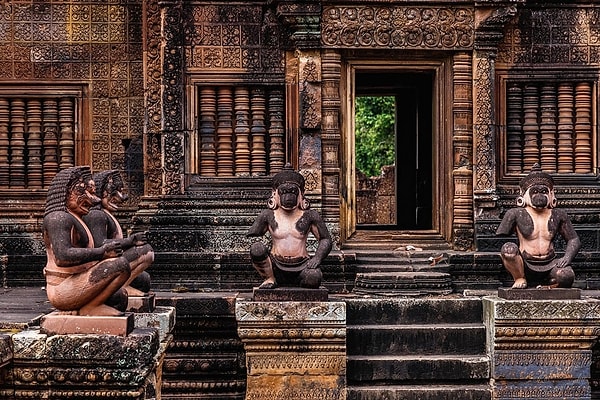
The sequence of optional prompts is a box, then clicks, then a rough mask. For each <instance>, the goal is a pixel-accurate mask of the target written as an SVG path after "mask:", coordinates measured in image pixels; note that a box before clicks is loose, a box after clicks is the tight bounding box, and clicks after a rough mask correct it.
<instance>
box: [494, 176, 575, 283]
mask: <svg viewBox="0 0 600 400" xmlns="http://www.w3.org/2000/svg"><path fill="white" fill-rule="evenodd" d="M519 187H520V196H519V198H518V199H517V206H518V207H516V208H512V209H510V210H508V211H507V212H506V214H505V215H504V218H503V219H502V222H501V223H500V226H499V227H498V229H497V231H496V234H497V235H510V234H513V233H516V234H517V238H518V241H519V245H518V246H517V245H516V244H515V243H512V242H508V243H505V244H504V245H503V246H502V249H501V250H500V257H501V258H502V263H503V264H504V267H505V268H506V269H507V270H508V272H510V274H511V275H512V277H513V279H514V280H515V282H514V284H513V286H512V288H513V289H525V288H527V287H535V286H545V287H561V288H569V287H571V286H572V285H573V281H574V279H575V273H574V272H573V269H572V268H571V263H572V261H573V259H574V258H575V256H576V255H577V252H578V251H579V248H580V247H581V242H580V240H579V236H578V235H577V233H576V232H575V229H574V228H573V225H572V224H571V221H570V219H569V217H568V216H567V213H566V212H565V211H564V210H559V209H557V208H555V207H556V203H557V201H556V198H555V197H554V181H553V179H552V177H551V176H550V175H549V174H547V173H545V172H543V171H542V170H541V169H540V166H539V165H538V164H535V165H534V166H533V168H532V169H531V172H530V173H529V175H527V176H526V177H524V178H523V179H521V181H520V183H519ZM557 235H560V236H562V238H563V239H564V240H565V242H566V249H565V253H564V255H563V257H560V258H557V257H556V254H555V252H554V239H555V238H556V237H557Z"/></svg>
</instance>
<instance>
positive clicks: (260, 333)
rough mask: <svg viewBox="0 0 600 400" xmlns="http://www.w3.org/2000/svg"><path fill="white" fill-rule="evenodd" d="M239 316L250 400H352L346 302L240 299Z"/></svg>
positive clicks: (236, 311) (248, 398) (247, 396)
mask: <svg viewBox="0 0 600 400" xmlns="http://www.w3.org/2000/svg"><path fill="white" fill-rule="evenodd" d="M235 314H236V319H237V322H238V334H239V336H240V339H241V340H242V342H243V343H244V348H245V350H246V366H247V370H248V377H247V389H246V399H247V400H264V399H271V400H291V399H305V400H311V399H314V400H317V399H318V400H344V399H345V398H346V304H345V303H344V302H333V301H330V302H325V301H323V302H318V301H309V302H300V301H244V300H238V301H237V303H236V307H235Z"/></svg>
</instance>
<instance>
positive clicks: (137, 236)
mask: <svg viewBox="0 0 600 400" xmlns="http://www.w3.org/2000/svg"><path fill="white" fill-rule="evenodd" d="M131 240H132V242H133V245H134V246H142V245H144V244H146V243H148V239H146V232H136V233H134V234H133V235H131Z"/></svg>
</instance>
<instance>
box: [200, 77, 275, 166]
mask: <svg viewBox="0 0 600 400" xmlns="http://www.w3.org/2000/svg"><path fill="white" fill-rule="evenodd" d="M198 90H199V96H198V99H199V101H198V103H199V104H198V129H197V131H198V136H199V141H198V142H199V143H198V146H199V149H198V159H199V161H198V169H199V173H200V175H202V176H206V177H214V176H250V175H268V174H271V173H274V172H277V171H280V170H281V169H282V168H283V165H284V162H285V126H284V90H283V88H281V87H277V88H268V87H261V86H218V87H215V86H204V87H200V88H199V89H198Z"/></svg>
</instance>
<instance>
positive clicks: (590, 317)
mask: <svg viewBox="0 0 600 400" xmlns="http://www.w3.org/2000/svg"><path fill="white" fill-rule="evenodd" d="M554 290H555V289H549V290H548V291H554ZM513 291H515V292H516V291H519V292H521V291H524V290H521V289H513ZM599 306H600V303H599V302H598V300H596V299H586V300H556V299H552V300H507V299H501V298H499V297H498V296H487V297H484V298H483V314H484V323H485V325H486V330H487V332H488V344H487V348H488V354H489V356H490V360H491V362H492V366H491V375H490V378H491V379H490V383H491V388H492V398H493V399H497V400H513V399H523V398H532V397H535V398H536V399H539V400H552V399H559V398H560V399H565V400H567V399H590V398H591V386H590V377H591V369H592V360H593V358H592V348H593V346H594V344H595V343H596V341H597V339H598V333H597V330H596V326H598V324H599V323H600V313H599V312H598V310H599Z"/></svg>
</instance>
